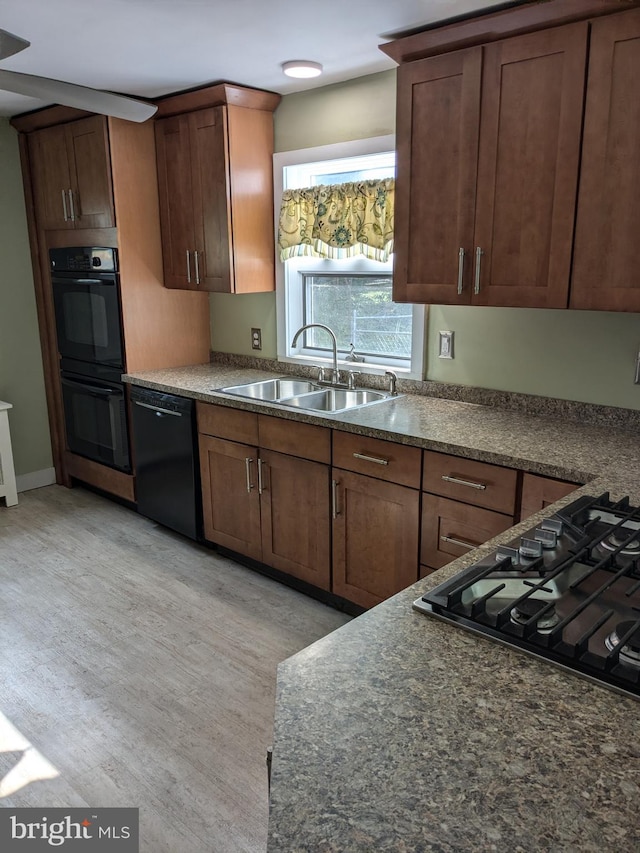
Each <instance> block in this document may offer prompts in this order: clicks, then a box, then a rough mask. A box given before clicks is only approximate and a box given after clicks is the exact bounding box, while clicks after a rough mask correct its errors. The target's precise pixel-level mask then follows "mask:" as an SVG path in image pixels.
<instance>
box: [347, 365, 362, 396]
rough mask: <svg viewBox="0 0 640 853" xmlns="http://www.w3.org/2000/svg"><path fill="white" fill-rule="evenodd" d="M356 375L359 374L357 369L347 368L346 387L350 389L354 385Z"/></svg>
mask: <svg viewBox="0 0 640 853" xmlns="http://www.w3.org/2000/svg"><path fill="white" fill-rule="evenodd" d="M356 376H360V371H359V370H349V371H347V388H348V389H349V390H350V391H353V389H354V388H355V387H356Z"/></svg>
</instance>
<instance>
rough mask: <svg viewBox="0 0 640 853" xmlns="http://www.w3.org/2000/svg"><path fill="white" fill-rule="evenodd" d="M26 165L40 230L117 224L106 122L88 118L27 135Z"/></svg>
mask: <svg viewBox="0 0 640 853" xmlns="http://www.w3.org/2000/svg"><path fill="white" fill-rule="evenodd" d="M29 161H30V166H31V176H32V180H33V193H34V207H35V215H36V220H37V222H38V225H39V226H40V228H42V229H43V230H45V231H54V230H55V231H60V230H66V229H81V228H111V227H112V226H113V225H114V224H115V214H114V205H113V189H112V181H111V162H110V157H109V137H108V131H107V119H106V118H104V117H103V116H91V117H90V118H84V119H80V120H79V121H74V122H70V123H69V124H62V125H57V126H55V127H47V128H43V129H42V130H37V131H35V132H34V133H31V134H30V135H29Z"/></svg>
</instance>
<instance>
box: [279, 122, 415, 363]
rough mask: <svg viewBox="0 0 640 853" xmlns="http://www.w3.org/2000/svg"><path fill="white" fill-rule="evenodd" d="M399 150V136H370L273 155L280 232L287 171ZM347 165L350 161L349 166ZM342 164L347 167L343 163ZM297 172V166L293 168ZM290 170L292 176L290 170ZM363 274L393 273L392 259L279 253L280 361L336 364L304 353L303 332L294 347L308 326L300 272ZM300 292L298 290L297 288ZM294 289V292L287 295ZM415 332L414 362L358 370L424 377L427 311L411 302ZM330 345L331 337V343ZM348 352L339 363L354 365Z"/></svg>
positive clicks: (384, 360)
mask: <svg viewBox="0 0 640 853" xmlns="http://www.w3.org/2000/svg"><path fill="white" fill-rule="evenodd" d="M394 150H395V136H393V135H387V136H377V137H371V138H369V139H359V140H353V141H351V142H340V143H335V144H332V145H321V146H316V147H313V148H303V149H299V150H296V151H284V152H280V153H278V154H274V157H273V181H274V198H275V205H274V220H275V230H276V234H277V230H278V221H279V216H280V200H281V198H282V191H283V189H287V188H291V187H292V186H294V184H290V186H288V187H286V186H285V185H284V169H285V168H287V167H292V166H294V167H295V166H298V165H299V166H301V167H305V166H307V165H314V164H316V163H319V164H320V163H323V162H326V161H336V160H338V161H340V160H343V159H346V160H348V159H350V158H353V157H362V156H366V155H372V154H373V155H375V154H384V153H386V152H389V151H394ZM347 165H348V164H347ZM342 168H343V167H342ZM291 173H293V170H292V172H291ZM291 173H290V174H291ZM329 273H331V274H333V275H340V274H341V273H342V274H344V275H358V274H377V275H380V274H388V275H392V273H393V260H390V261H389V262H388V263H386V264H380V263H378V262H376V261H370V260H368V259H366V258H364V257H357V258H351V259H348V260H347V261H338V260H326V259H323V258H310V257H301V258H292V259H290V260H288V261H287V262H286V264H285V263H284V262H283V261H281V260H280V258H279V257H277V255H276V331H277V335H276V343H277V357H278V360H279V361H284V362H290V363H295V364H304V365H307V366H310V365H323V366H327V365H330V364H331V361H332V359H331V356H329V357H326V358H325V357H323V356H322V355H319V354H318V351H317V350H314V351H305V348H304V345H303V341H304V336H303V335H301V336H300V340H299V342H298V345H297V346H296V347H292V346H291V341H292V339H293V336H294V334H295V332H296V331H297V330H298V329H299V328H300V326H302V325H303V322H304V320H303V302H304V292H303V291H304V288H303V287H298V288H296V287H295V283H296V281H297V280H298V276H299V275H301V274H302V275H314V274H315V275H319V274H329ZM296 290H297V292H296ZM287 291H289V295H287ZM411 309H412V334H411V340H412V343H411V363H410V366H404V365H399V364H398V359H397V358H388V359H385V358H382V357H380V358H376V360H375V361H366V362H364V363H362V362H357V364H356V365H355V367H356V369H357V370H359V371H360V372H362V373H371V374H382V373H384V371H385V370H388V369H389V368H392V369H393V370H394V371H395V372H396V373H397V374H398V375H399V376H400V377H401V378H404V379H422V378H423V376H424V360H425V359H424V343H425V318H426V311H425V306H423V305H415V304H414V305H411ZM328 343H329V341H328ZM345 355H346V353H345V352H340V353H339V354H338V363H339V364H341V365H343V366H345V367H354V363H353V362H350V361H346V360H345Z"/></svg>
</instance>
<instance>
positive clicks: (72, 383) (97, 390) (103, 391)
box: [60, 378, 117, 397]
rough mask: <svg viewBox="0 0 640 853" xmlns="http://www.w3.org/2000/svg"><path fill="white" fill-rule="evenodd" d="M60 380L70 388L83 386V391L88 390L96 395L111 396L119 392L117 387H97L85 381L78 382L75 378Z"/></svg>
mask: <svg viewBox="0 0 640 853" xmlns="http://www.w3.org/2000/svg"><path fill="white" fill-rule="evenodd" d="M60 382H62V384H63V385H66V386H67V387H68V388H81V389H82V390H83V391H88V392H89V393H90V394H94V395H95V396H96V397H110V396H111V395H112V394H116V393H117V391H116V390H115V388H102V387H96V386H95V385H86V384H85V383H84V382H77V381H76V380H75V379H64V378H61V379H60Z"/></svg>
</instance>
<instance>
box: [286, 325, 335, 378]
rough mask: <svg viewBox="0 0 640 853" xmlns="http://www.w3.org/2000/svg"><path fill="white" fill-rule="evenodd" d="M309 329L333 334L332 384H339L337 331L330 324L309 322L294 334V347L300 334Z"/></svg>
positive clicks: (292, 343)
mask: <svg viewBox="0 0 640 853" xmlns="http://www.w3.org/2000/svg"><path fill="white" fill-rule="evenodd" d="M307 329H324V330H325V332H328V334H329V335H331V346H332V350H333V375H332V378H331V383H332V385H337V384H338V381H339V378H340V373H339V372H338V340H337V338H336V336H335V332H334V331H333V330H332V329H330V328H329V326H325V325H324V323H307V324H306V325H305V326H300V328H299V329H298V331H297V332H296V333H295V335H294V336H293V340H292V341H291V346H292V347H294V346H295V345H296V343H297V340H298V338H299V337H300V335H301V334H302V333H303V332H305V331H306V330H307Z"/></svg>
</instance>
